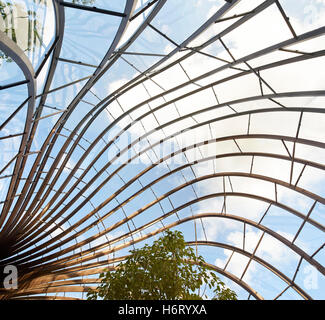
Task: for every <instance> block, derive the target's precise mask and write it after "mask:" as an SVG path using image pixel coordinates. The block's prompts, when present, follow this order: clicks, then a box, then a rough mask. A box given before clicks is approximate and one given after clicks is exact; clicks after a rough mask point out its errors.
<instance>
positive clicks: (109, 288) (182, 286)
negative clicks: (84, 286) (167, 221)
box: [87, 231, 237, 300]
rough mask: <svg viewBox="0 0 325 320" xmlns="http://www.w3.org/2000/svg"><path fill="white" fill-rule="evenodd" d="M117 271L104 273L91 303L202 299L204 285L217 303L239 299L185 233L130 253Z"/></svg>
mask: <svg viewBox="0 0 325 320" xmlns="http://www.w3.org/2000/svg"><path fill="white" fill-rule="evenodd" d="M130 253H131V254H130V255H129V256H128V257H127V258H126V260H125V262H122V263H120V264H119V265H118V266H117V267H116V269H115V270H113V271H105V272H103V273H101V274H100V279H101V282H100V284H99V286H98V287H97V289H94V290H93V289H90V290H89V291H88V293H87V298H88V300H96V299H98V298H101V299H104V300H201V299H202V297H201V296H200V295H198V294H196V293H195V291H196V290H198V289H199V288H200V287H201V286H202V285H203V284H206V285H207V286H208V287H209V288H210V289H212V290H213V292H214V294H215V296H214V299H217V300H237V295H236V293H235V292H234V291H232V290H230V289H229V288H226V287H225V284H224V283H223V282H222V281H221V280H220V279H219V278H218V277H217V276H216V275H215V273H214V272H213V271H212V269H210V268H209V267H208V266H207V265H206V264H205V261H204V259H203V257H202V256H198V257H197V256H196V255H195V253H194V250H193V248H191V247H188V246H186V242H185V240H184V237H183V235H182V233H181V232H179V231H174V232H172V231H166V233H165V235H164V236H163V237H161V238H159V239H158V240H156V241H154V242H153V244H152V245H151V246H149V245H148V244H146V245H145V246H144V247H143V248H140V249H135V250H131V251H130Z"/></svg>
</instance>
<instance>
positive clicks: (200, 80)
mask: <svg viewBox="0 0 325 320" xmlns="http://www.w3.org/2000/svg"><path fill="white" fill-rule="evenodd" d="M0 12H1V14H0V108H1V112H0V299H24V300H25V299H86V296H87V291H88V290H89V288H95V287H96V285H98V282H99V280H98V276H99V274H100V273H101V272H102V271H103V270H106V269H107V268H108V269H109V270H113V269H114V268H115V267H116V265H118V263H120V262H121V261H123V260H124V259H125V257H126V256H127V255H128V254H129V250H130V249H134V248H139V247H141V246H143V245H144V244H145V243H152V241H154V240H155V239H157V238H158V237H159V236H160V235H161V234H163V232H164V231H165V230H167V229H171V230H180V231H181V232H182V233H183V235H184V237H185V240H186V242H187V244H188V245H189V246H191V247H193V248H194V249H195V251H196V252H197V254H199V255H202V256H203V257H204V259H205V261H206V262H207V263H208V264H209V265H210V266H211V267H212V268H213V269H214V270H215V272H216V274H217V275H218V277H220V278H221V279H222V280H223V281H224V282H225V283H226V285H227V286H228V287H229V288H231V289H233V290H235V291H236V292H237V295H238V299H252V300H253V299H257V300H262V299H267V300H270V299H306V300H310V299H324V298H325V278H324V275H325V267H324V265H325V255H324V244H325V237H324V231H325V207H324V205H325V187H324V186H325V72H324V70H325V2H324V1H322V0H302V1H295V0H241V1H240V0H186V1H185V0H149V1H148V0H112V1H104V0H66V1H61V0H38V1H36V0H6V1H4V0H0ZM8 266H9V267H13V268H15V269H16V272H15V274H16V276H17V281H16V282H15V285H14V286H11V287H10V288H8V287H7V283H6V277H8V276H9V275H10V274H9V273H8V270H9V269H8ZM10 270H13V269H10ZM11 275H13V274H11ZM11 284H12V282H11ZM202 291H203V290H202Z"/></svg>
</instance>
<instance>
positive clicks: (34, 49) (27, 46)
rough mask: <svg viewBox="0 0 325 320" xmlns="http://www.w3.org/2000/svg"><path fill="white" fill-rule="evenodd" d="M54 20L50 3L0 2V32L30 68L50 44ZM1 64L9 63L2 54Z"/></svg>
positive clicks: (35, 64)
mask: <svg viewBox="0 0 325 320" xmlns="http://www.w3.org/2000/svg"><path fill="white" fill-rule="evenodd" d="M54 17H55V14H54V10H53V4H52V1H50V0H38V1H37V0H33V1H27V0H26V1H22V0H11V1H1V0H0V30H1V31H2V32H4V33H5V34H6V35H7V36H8V37H9V38H10V39H12V40H13V41H14V42H15V43H16V44H17V45H18V46H19V47H20V48H21V49H22V50H23V51H24V52H25V53H26V55H27V56H28V57H29V59H30V60H31V62H32V64H33V65H34V67H37V65H38V64H39V63H40V62H41V59H42V58H43V57H44V54H45V52H46V51H47V49H48V48H49V46H50V45H51V42H52V41H53V35H54V27H55V22H54V21H55V20H54ZM45 22H46V26H45ZM1 60H5V61H7V62H11V61H12V60H11V58H10V57H8V56H7V55H5V54H1V55H0V63H1Z"/></svg>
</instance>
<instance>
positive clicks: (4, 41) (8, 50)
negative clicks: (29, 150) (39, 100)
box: [0, 31, 36, 234]
mask: <svg viewBox="0 0 325 320" xmlns="http://www.w3.org/2000/svg"><path fill="white" fill-rule="evenodd" d="M0 50H1V51H3V52H4V53H5V54H6V55H7V56H9V57H10V58H12V59H13V61H14V62H15V63H16V64H17V65H18V66H19V68H20V69H21V70H22V72H23V74H24V76H25V78H26V80H27V81H28V83H27V88H28V96H29V100H28V107H27V113H26V122H25V128H24V134H23V136H22V138H21V142H20V147H19V151H18V156H17V159H16V161H15V166H14V169H13V176H12V178H11V181H10V185H9V188H8V192H7V197H6V200H5V204H4V206H3V208H2V211H1V214H0V228H1V229H2V230H1V233H2V234H3V228H2V226H3V224H4V222H5V221H6V218H7V216H8V213H9V208H10V206H11V204H12V202H13V200H14V194H15V192H16V190H17V188H18V182H19V179H20V178H21V175H22V173H23V167H24V162H25V161H26V159H24V158H25V152H26V141H27V139H28V136H29V133H30V128H31V124H32V116H33V112H34V104H35V96H36V81H35V79H34V68H33V66H32V64H31V62H30V61H29V59H28V57H27V56H26V55H25V53H24V51H23V50H22V49H21V48H20V47H19V46H18V45H17V44H16V43H15V42H14V41H13V40H11V39H10V38H9V37H8V36H7V35H6V34H5V33H4V32H2V31H0ZM13 218H14V214H12V215H10V216H9V218H8V221H11V220H12V219H13Z"/></svg>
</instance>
